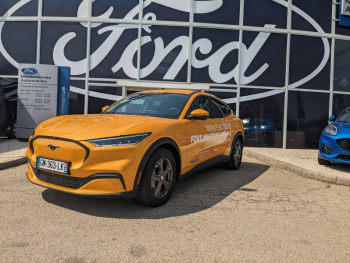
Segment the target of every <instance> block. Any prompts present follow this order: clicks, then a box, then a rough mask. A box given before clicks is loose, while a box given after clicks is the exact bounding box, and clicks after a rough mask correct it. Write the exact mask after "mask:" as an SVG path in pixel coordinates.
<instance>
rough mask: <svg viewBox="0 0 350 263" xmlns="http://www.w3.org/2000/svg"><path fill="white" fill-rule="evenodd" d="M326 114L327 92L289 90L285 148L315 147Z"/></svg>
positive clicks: (326, 119) (326, 116) (324, 124)
mask: <svg viewBox="0 0 350 263" xmlns="http://www.w3.org/2000/svg"><path fill="white" fill-rule="evenodd" d="M328 114H329V94H324V93H312V92H300V91H298V92H297V91H290V92H289V94H288V133H287V148H290V149H303V148H307V149H317V148H318V142H319V139H320V136H321V133H322V131H323V129H324V128H325V127H326V126H327V124H328V117H329V116H328Z"/></svg>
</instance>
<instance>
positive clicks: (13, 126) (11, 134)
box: [5, 120, 17, 139]
mask: <svg viewBox="0 0 350 263" xmlns="http://www.w3.org/2000/svg"><path fill="white" fill-rule="evenodd" d="M16 127H17V122H16V120H14V121H13V122H12V123H11V126H10V127H9V128H8V130H7V131H6V133H5V134H6V136H7V138H9V139H16Z"/></svg>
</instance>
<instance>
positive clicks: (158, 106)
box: [104, 93, 190, 119]
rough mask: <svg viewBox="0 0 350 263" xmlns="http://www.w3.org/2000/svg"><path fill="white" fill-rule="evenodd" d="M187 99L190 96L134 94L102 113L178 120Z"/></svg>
mask: <svg viewBox="0 0 350 263" xmlns="http://www.w3.org/2000/svg"><path fill="white" fill-rule="evenodd" d="M189 97H190V95H187V94H177V93H134V94H132V95H130V96H128V97H125V98H124V99H122V100H120V101H118V102H117V103H116V104H114V105H113V106H111V107H110V108H109V109H108V110H106V111H105V112H104V113H105V114H128V115H142V116H154V117H161V118H169V119H178V118H179V117H180V114H181V112H182V110H183V108H184V106H185V105H186V103H187V101H188V99H189Z"/></svg>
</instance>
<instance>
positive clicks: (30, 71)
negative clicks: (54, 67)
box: [22, 68, 38, 74]
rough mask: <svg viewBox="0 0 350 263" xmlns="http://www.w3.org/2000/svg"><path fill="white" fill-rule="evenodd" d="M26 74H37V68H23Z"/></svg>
mask: <svg viewBox="0 0 350 263" xmlns="http://www.w3.org/2000/svg"><path fill="white" fill-rule="evenodd" d="M22 72H23V73H24V74H35V73H37V72H38V71H37V70H36V69H35V68H22Z"/></svg>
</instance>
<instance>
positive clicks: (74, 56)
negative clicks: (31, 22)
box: [40, 22, 87, 76]
mask: <svg viewBox="0 0 350 263" xmlns="http://www.w3.org/2000/svg"><path fill="white" fill-rule="evenodd" d="M72 33H74V36H73V37H72V38H71V40H70V41H68V43H64V41H63V42H62V40H63V39H65V38H66V37H67V35H71V36H72ZM86 38H87V30H86V27H84V26H82V25H81V24H80V23H74V22H42V25H41V50H40V52H41V56H40V62H41V64H49V65H59V66H66V65H67V64H68V65H67V66H70V67H71V75H72V76H84V75H85V71H86V66H85V65H86V64H85V61H86ZM58 43H60V45H59V44H58ZM80 62H82V63H80Z"/></svg>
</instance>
